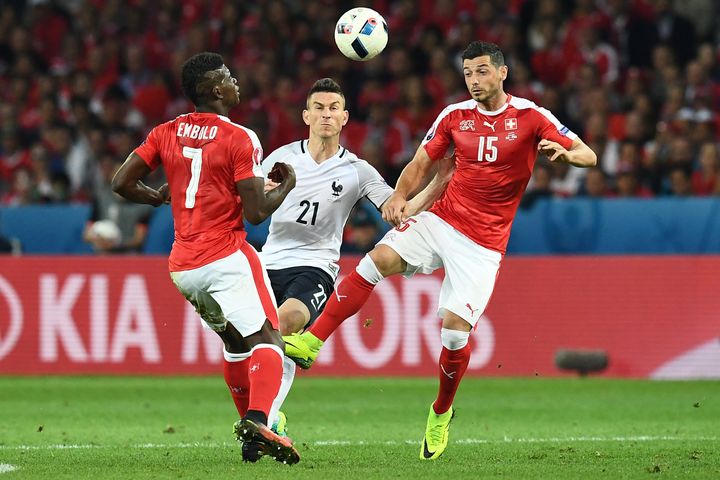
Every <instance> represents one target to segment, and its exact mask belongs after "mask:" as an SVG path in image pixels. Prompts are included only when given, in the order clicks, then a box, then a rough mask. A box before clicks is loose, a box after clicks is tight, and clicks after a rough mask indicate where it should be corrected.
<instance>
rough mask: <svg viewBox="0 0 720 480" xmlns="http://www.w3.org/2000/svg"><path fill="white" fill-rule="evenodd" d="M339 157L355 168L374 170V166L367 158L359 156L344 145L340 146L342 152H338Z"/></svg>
mask: <svg viewBox="0 0 720 480" xmlns="http://www.w3.org/2000/svg"><path fill="white" fill-rule="evenodd" d="M338 158H339V159H340V160H342V161H344V162H345V164H346V165H348V166H350V167H352V168H354V169H355V170H366V169H373V170H374V168H373V166H372V165H370V164H369V163H368V162H367V161H366V160H363V159H362V158H360V157H358V156H357V155H355V154H354V153H353V152H351V151H350V150H348V149H347V148H345V147H343V146H340V153H339V154H338Z"/></svg>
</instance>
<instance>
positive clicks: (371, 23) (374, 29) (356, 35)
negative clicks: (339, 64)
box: [335, 7, 388, 62]
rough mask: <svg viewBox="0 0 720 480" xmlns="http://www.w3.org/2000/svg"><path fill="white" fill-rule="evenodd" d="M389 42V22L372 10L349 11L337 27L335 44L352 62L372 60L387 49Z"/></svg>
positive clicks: (358, 9) (360, 8)
mask: <svg viewBox="0 0 720 480" xmlns="http://www.w3.org/2000/svg"><path fill="white" fill-rule="evenodd" d="M387 42H388V27H387V22H385V19H384V18H383V17H382V15H380V14H379V13H377V12H376V11H375V10H373V9H371V8H366V7H357V8H353V9H351V10H348V11H347V12H345V13H344V14H343V15H342V16H341V17H340V19H339V20H338V22H337V25H335V44H336V45H337V47H338V48H339V49H340V51H341V52H342V54H343V55H345V56H346V57H348V58H350V59H352V60H357V61H359V62H365V61H367V60H370V59H371V58H373V57H375V56H377V54H379V53H380V52H382V51H383V50H384V49H385V46H386V45H387Z"/></svg>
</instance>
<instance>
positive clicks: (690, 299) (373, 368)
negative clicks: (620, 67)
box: [0, 256, 720, 378]
mask: <svg viewBox="0 0 720 480" xmlns="http://www.w3.org/2000/svg"><path fill="white" fill-rule="evenodd" d="M356 262H357V259H356V258H347V259H343V260H342V262H341V266H342V269H343V270H342V271H344V272H347V271H349V270H350V269H351V268H353V267H354V265H355V264H356ZM718 272H720V257H709V256H683V257H669V256H662V257H525V258H506V259H505V260H504V261H503V265H502V267H501V270H500V277H499V280H498V284H497V286H496V289H495V293H494V294H493V298H492V299H491V301H490V306H489V307H488V309H487V311H486V312H485V315H484V316H483V317H482V320H481V321H480V322H479V324H478V328H477V329H476V330H475V331H474V332H473V335H472V339H471V344H472V346H473V355H472V359H471V363H470V367H469V370H468V371H469V374H470V375H494V376H496V375H542V376H554V375H562V374H563V372H561V371H560V370H558V369H557V368H556V367H555V365H554V355H555V352H556V351H557V350H558V349H561V348H572V349H575V348H589V349H601V350H605V351H606V352H607V353H608V355H609V366H608V368H607V370H606V371H605V373H604V375H610V376H617V377H664V378H686V377H716V378H718V377H720V342H719V341H718V336H719V335H720V322H719V321H718V318H720V295H718V293H717V292H719V291H720V275H718ZM441 282H442V272H436V274H434V275H430V276H423V275H418V276H415V277H413V278H412V279H403V278H401V277H397V278H391V279H387V280H385V281H383V282H382V283H381V284H380V285H379V286H378V287H377V288H376V291H375V293H374V294H373V296H372V297H371V299H370V301H369V302H368V304H367V305H366V306H365V307H364V308H363V309H362V310H361V311H360V313H359V314H358V315H356V316H355V317H353V318H351V319H349V320H347V321H346V322H345V323H344V324H343V326H342V327H341V328H340V330H339V331H338V332H337V333H336V334H335V335H334V337H333V338H332V339H331V340H330V342H328V343H327V344H326V345H325V347H324V348H323V351H322V353H321V355H320V357H319V359H318V362H317V363H316V366H315V367H313V369H312V370H311V371H310V372H309V374H314V375H323V374H324V375H343V376H355V375H435V373H436V366H435V365H436V361H437V353H438V352H439V350H440V335H439V320H438V318H437V316H436V309H437V305H436V302H437V295H438V292H439V289H440V285H441ZM221 359H222V352H221V344H220V342H219V339H218V338H216V336H215V334H214V333H212V332H210V331H207V330H204V329H203V328H202V327H201V323H200V321H199V319H198V317H197V316H196V314H195V312H194V311H193V309H192V307H190V305H189V304H188V303H187V302H186V301H185V300H184V298H183V297H182V296H181V295H180V294H179V293H178V292H177V291H176V290H175V288H174V286H173V284H172V282H171V281H170V278H169V275H168V273H167V263H166V260H165V259H164V258H160V257H102V258H100V257H98V258H94V257H21V258H11V257H4V258H2V259H0V374H78V373H110V374H113V373H117V374H180V373H183V374H188V373H189V374H200V373H214V374H217V373H218V372H219V371H220V366H219V365H220V361H221Z"/></svg>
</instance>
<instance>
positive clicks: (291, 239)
mask: <svg viewBox="0 0 720 480" xmlns="http://www.w3.org/2000/svg"><path fill="white" fill-rule="evenodd" d="M307 143H308V141H307V140H301V141H299V142H293V143H290V144H288V145H285V146H283V147H280V148H278V149H277V150H275V151H274V152H273V153H271V154H270V155H269V156H268V157H267V158H266V159H265V160H264V161H263V163H262V168H263V172H264V173H265V176H267V174H268V173H269V172H270V170H271V169H272V167H273V165H275V163H276V162H282V163H287V164H288V165H292V167H293V168H294V169H295V176H296V179H297V181H296V184H295V188H294V189H293V190H291V191H290V193H289V194H288V196H287V197H286V198H285V200H284V201H283V203H282V204H281V205H280V207H279V208H278V209H277V210H275V213H273V215H272V219H271V221H270V234H269V235H268V237H267V241H266V242H265V246H264V247H263V249H262V252H261V254H260V255H261V256H262V259H263V262H264V263H265V267H266V268H268V269H270V270H277V269H281V268H290V267H300V266H308V267H316V268H320V269H322V270H324V271H325V272H327V273H328V274H329V275H330V276H331V277H333V278H335V277H336V276H337V273H338V271H339V270H340V267H339V266H338V265H337V261H338V259H339V258H340V244H341V243H342V235H343V228H344V226H345V222H346V221H347V219H348V216H349V215H350V211H351V210H352V208H353V206H354V205H355V204H356V203H357V202H358V200H360V199H361V198H363V197H367V198H368V200H370V201H371V202H372V203H373V204H374V205H375V207H377V208H378V209H379V208H380V206H381V205H382V204H383V203H384V202H385V200H387V199H388V197H389V196H390V195H391V194H392V193H393V189H392V188H391V187H390V186H389V185H388V184H387V183H386V182H385V180H384V179H383V178H382V176H381V175H380V174H379V173H378V171H377V170H375V169H374V168H373V167H372V166H370V164H368V163H367V162H366V161H365V160H360V159H359V158H358V157H357V156H356V155H355V154H353V153H351V152H349V151H348V150H347V149H345V148H344V147H340V149H339V150H338V152H337V154H335V156H333V157H331V158H329V159H327V160H325V161H324V162H322V163H321V164H317V163H316V162H315V160H314V159H313V158H312V157H311V156H310V154H309V153H308V149H307Z"/></svg>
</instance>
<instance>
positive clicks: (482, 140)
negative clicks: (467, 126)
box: [478, 136, 498, 162]
mask: <svg viewBox="0 0 720 480" xmlns="http://www.w3.org/2000/svg"><path fill="white" fill-rule="evenodd" d="M478 140H479V143H478V162H482V161H483V160H484V161H486V162H494V161H495V160H497V154H498V150H497V145H496V144H495V142H497V141H498V137H492V136H491V137H482V136H481V137H478Z"/></svg>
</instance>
